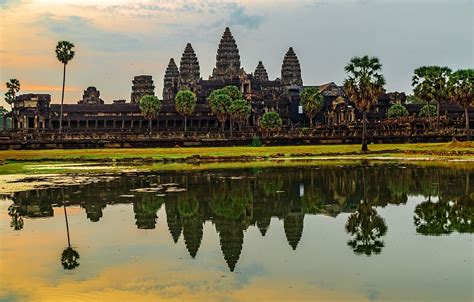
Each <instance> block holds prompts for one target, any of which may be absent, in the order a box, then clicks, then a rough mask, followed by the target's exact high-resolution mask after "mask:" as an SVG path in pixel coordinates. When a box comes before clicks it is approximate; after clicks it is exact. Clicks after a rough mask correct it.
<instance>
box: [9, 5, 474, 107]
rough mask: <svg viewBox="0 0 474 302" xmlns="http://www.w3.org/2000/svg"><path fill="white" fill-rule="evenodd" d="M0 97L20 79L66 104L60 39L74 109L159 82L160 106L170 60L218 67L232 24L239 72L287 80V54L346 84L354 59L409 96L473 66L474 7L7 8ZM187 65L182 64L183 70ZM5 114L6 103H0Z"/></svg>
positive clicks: (308, 73)
mask: <svg viewBox="0 0 474 302" xmlns="http://www.w3.org/2000/svg"><path fill="white" fill-rule="evenodd" d="M0 5H1V8H2V9H1V21H0V67H1V69H0V80H1V81H2V83H1V84H2V85H1V86H0V92H1V94H2V96H3V95H4V93H5V91H6V88H5V85H4V83H5V82H6V81H8V80H9V79H11V78H17V79H18V80H20V83H21V92H20V93H49V94H51V95H52V102H53V103H60V101H61V99H60V97H61V84H62V65H61V63H60V62H59V61H57V59H56V56H55V53H54V49H55V46H56V43H57V42H58V41H59V40H68V41H71V42H73V43H74V44H75V51H76V55H75V57H74V59H73V60H72V61H71V62H70V63H69V64H68V66H67V78H66V86H67V88H66V95H65V102H66V103H76V102H77V101H78V100H79V99H81V98H82V94H83V91H84V90H85V89H86V88H87V87H88V86H96V87H97V88H98V89H99V90H100V92H101V97H102V99H104V100H105V101H106V103H111V102H112V100H114V99H126V100H128V101H129V100H130V93H131V85H132V79H133V77H134V76H136V75H140V74H149V75H152V76H153V79H154V81H155V85H156V90H155V94H156V95H158V96H159V97H161V92H162V88H163V76H164V72H165V69H166V66H167V65H168V62H169V59H170V58H174V59H175V61H176V62H177V63H178V62H179V60H180V57H181V54H182V52H183V50H184V47H185V46H186V43H188V42H189V43H192V45H193V48H194V50H195V52H196V54H197V56H198V59H199V62H200V67H201V76H202V77H203V78H204V79H207V78H208V77H209V75H210V74H211V73H212V68H213V67H214V66H215V57H216V52H217V46H218V43H219V40H220V38H221V36H222V33H223V32H224V29H225V27H226V26H229V27H230V29H231V31H232V33H233V35H234V38H235V39H236V42H237V45H238V47H239V51H240V56H241V62H242V67H243V68H244V69H245V71H246V72H247V73H250V72H253V71H254V70H255V67H256V66H257V63H258V61H260V60H261V61H263V64H264V65H265V67H266V69H267V71H268V74H269V77H270V78H271V79H275V78H277V77H280V70H281V64H282V61H283V56H284V54H285V52H286V51H287V50H288V48H289V47H290V46H292V47H293V48H294V50H295V52H296V54H297V55H298V58H299V61H300V64H301V69H302V77H303V82H304V84H305V85H318V84H323V83H327V82H335V83H337V84H341V83H342V82H343V80H344V77H345V73H344V65H345V64H347V62H348V61H349V60H350V58H351V57H353V56H361V55H365V54H367V55H370V56H377V57H379V58H380V60H381V62H382V64H383V73H384V75H385V77H386V81H387V85H386V89H387V90H388V91H405V92H407V93H411V91H412V88H411V77H412V75H413V70H414V69H415V68H417V67H418V66H422V65H441V66H449V67H451V68H452V69H459V68H472V67H473V66H474V60H473V56H474V54H473V53H474V51H473V49H474V38H473V37H474V26H473V19H474V0H445V1H441V0H201V1H199V0H109V1H107V0H102V1H95V0H0ZM178 64H179V63H178ZM0 105H4V106H5V102H4V100H3V97H2V98H1V100H0Z"/></svg>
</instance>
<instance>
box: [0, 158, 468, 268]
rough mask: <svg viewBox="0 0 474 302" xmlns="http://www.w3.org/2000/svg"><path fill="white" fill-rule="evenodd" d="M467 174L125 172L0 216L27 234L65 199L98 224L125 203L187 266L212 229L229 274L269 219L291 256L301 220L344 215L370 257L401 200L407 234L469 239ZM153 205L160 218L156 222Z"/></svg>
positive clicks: (28, 200) (29, 201) (20, 203)
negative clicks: (161, 224)
mask: <svg viewBox="0 0 474 302" xmlns="http://www.w3.org/2000/svg"><path fill="white" fill-rule="evenodd" d="M473 173H474V172H473V171H471V170H469V169H462V168H456V169H454V168H440V167H436V168H430V167H423V168H421V167H417V166H407V167H399V166H386V165H385V166H374V167H368V166H358V165H354V166H351V167H348V166H345V167H342V166H341V167H336V166H330V167H324V166H322V167H304V168H298V169H295V168H269V169H248V170H223V171H203V172H163V173H153V174H151V173H150V174H127V175H125V176H120V177H114V178H108V179H107V180H106V181H100V180H98V181H96V182H91V183H88V184H83V185H75V186H69V187H63V188H53V189H47V190H33V191H26V192H20V193H16V194H15V195H14V196H13V201H14V203H13V204H12V205H11V206H10V207H9V209H8V214H9V215H10V217H11V227H12V228H13V229H15V230H21V229H22V228H24V227H27V222H26V223H25V221H24V219H25V218H28V219H30V218H38V217H51V216H53V213H54V211H53V207H61V206H63V204H62V201H63V200H67V201H68V203H67V206H72V205H74V206H80V207H82V208H83V209H84V211H85V218H87V219H88V220H90V221H91V222H93V223H98V226H99V225H100V222H101V219H102V217H103V215H104V209H105V208H106V207H107V206H108V205H113V204H130V205H131V206H132V208H133V213H134V220H135V225H136V227H137V228H138V229H142V230H152V229H155V228H156V226H157V222H158V220H159V219H166V223H167V228H168V231H169V234H170V237H171V238H170V239H171V240H173V242H175V243H177V242H178V241H179V240H180V238H182V240H183V241H184V244H185V246H186V249H187V251H188V253H189V255H190V257H192V258H195V257H197V256H198V254H199V248H200V246H201V241H202V239H203V236H204V224H205V223H206V222H211V223H212V224H213V225H214V227H215V230H216V232H217V233H218V236H219V242H220V246H221V251H222V254H223V258H224V260H225V262H226V263H227V266H228V268H229V270H230V271H234V270H235V269H236V267H237V264H238V261H239V259H240V256H241V252H242V249H243V248H244V243H245V233H246V231H247V230H248V229H249V228H251V227H252V228H258V230H259V232H260V234H261V236H262V237H264V236H265V235H266V234H267V233H268V232H269V231H271V229H272V227H279V226H274V225H272V218H277V219H278V220H280V221H282V227H283V229H284V233H285V236H286V240H287V242H288V247H289V248H290V249H292V250H296V249H297V248H298V245H299V244H301V241H302V235H303V229H304V220H305V216H306V215H326V216H329V217H336V216H338V215H340V214H342V213H346V215H348V218H347V222H346V224H345V229H346V232H347V235H348V237H349V238H348V242H347V244H348V246H349V248H350V249H351V250H352V251H353V252H354V253H355V254H357V255H359V254H362V255H367V256H371V255H376V254H379V253H381V252H383V247H384V236H385V235H386V233H387V232H388V229H389V226H388V225H387V224H386V222H385V220H384V218H383V217H382V215H381V214H380V213H379V209H380V208H381V207H385V206H387V205H399V204H405V203H406V202H407V200H408V196H422V197H423V198H424V199H425V200H426V201H425V202H422V203H420V204H418V205H417V206H416V209H415V211H414V225H415V228H416V232H418V233H420V234H423V235H441V234H449V233H452V232H459V233H473V226H472V220H473V219H472V218H473V209H474V190H473V188H472V185H471V183H470V177H471V174H473ZM162 206H164V213H166V218H164V217H158V212H159V211H160V209H161V207H162ZM160 213H163V211H162V212H160ZM65 214H66V213H65ZM24 224H26V225H24ZM308 240H309V239H308ZM68 247H70V244H68ZM66 254H67V255H69V254H71V255H72V256H74V255H73V253H72V252H71V251H70V252H68V253H66ZM67 255H65V256H67ZM77 258H78V256H77ZM77 258H75V257H72V258H71V257H69V258H68V259H73V260H74V259H77ZM73 264H74V263H71V266H73ZM67 265H68V266H69V264H67Z"/></svg>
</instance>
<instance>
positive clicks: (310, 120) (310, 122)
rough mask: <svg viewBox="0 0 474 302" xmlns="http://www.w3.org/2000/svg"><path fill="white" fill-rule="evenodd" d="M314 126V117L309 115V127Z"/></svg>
mask: <svg viewBox="0 0 474 302" xmlns="http://www.w3.org/2000/svg"><path fill="white" fill-rule="evenodd" d="M312 128H313V117H312V116H309V129H312Z"/></svg>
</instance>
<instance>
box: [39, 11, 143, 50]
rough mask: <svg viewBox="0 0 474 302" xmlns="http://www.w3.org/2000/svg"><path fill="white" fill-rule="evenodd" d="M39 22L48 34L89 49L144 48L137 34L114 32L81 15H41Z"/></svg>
mask: <svg viewBox="0 0 474 302" xmlns="http://www.w3.org/2000/svg"><path fill="white" fill-rule="evenodd" d="M39 23H40V24H41V25H42V26H44V27H45V28H46V30H47V34H49V35H53V36H54V37H56V38H57V39H61V40H69V41H72V42H74V43H75V44H76V46H77V45H84V46H86V47H87V48H88V49H92V50H95V51H103V52H126V51H132V50H137V49H141V48H142V42H141V40H140V39H138V38H137V37H136V36H137V35H138V34H136V35H134V36H132V35H130V34H125V33H120V32H114V31H109V30H105V29H102V28H100V27H98V26H96V25H95V24H94V23H93V21H92V20H89V19H86V18H83V17H79V16H68V17H61V18H60V17H57V16H55V15H52V14H44V15H42V16H40V18H39Z"/></svg>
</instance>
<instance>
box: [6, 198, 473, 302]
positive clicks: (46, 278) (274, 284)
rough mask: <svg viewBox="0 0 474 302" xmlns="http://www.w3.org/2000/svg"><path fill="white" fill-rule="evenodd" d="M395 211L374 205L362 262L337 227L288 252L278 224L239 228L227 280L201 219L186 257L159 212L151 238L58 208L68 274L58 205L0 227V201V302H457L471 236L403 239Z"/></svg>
mask: <svg viewBox="0 0 474 302" xmlns="http://www.w3.org/2000/svg"><path fill="white" fill-rule="evenodd" d="M421 201H422V199H421V198H416V197H410V198H409V201H408V203H407V205H403V206H386V207H385V208H381V209H380V208H379V209H378V212H379V214H380V215H381V216H382V217H384V219H385V220H386V223H387V225H388V227H389V231H388V233H387V235H386V236H385V237H384V242H385V248H384V249H383V251H382V253H381V254H380V255H375V256H372V257H366V256H357V255H354V254H353V252H352V250H351V249H350V248H349V247H347V245H346V241H347V239H348V235H347V234H346V233H345V231H344V223H345V221H346V220H347V217H348V214H341V215H338V216H337V217H336V218H331V217H328V216H321V215H318V216H313V215H306V216H305V221H304V231H303V235H302V238H301V240H300V243H299V245H298V247H297V249H296V250H295V251H293V250H292V249H291V247H290V246H289V244H288V242H287V240H286V237H285V233H284V231H283V223H282V221H279V220H278V219H276V218H273V219H272V222H271V226H270V228H269V230H268V232H267V234H266V236H265V237H262V236H261V235H260V232H259V230H258V229H257V228H256V227H254V226H250V227H249V229H248V230H247V231H246V232H245V237H244V244H243V249H242V253H241V256H240V260H239V262H238V264H237V267H236V272H235V273H229V271H228V268H227V266H226V264H225V261H224V258H223V255H222V253H221V251H220V247H219V236H218V234H217V233H216V232H215V227H214V225H212V224H211V223H209V222H206V224H205V226H204V236H203V240H202V243H201V247H200V249H199V252H198V254H197V256H196V259H191V257H190V256H189V255H188V252H187V250H186V247H185V245H184V242H183V237H182V236H181V237H180V239H179V241H178V243H177V244H176V245H175V244H174V243H173V241H172V238H171V236H170V235H169V231H168V227H167V224H166V214H165V211H164V206H162V207H161V209H160V210H159V212H158V221H157V225H156V229H154V230H138V229H137V228H136V226H135V221H134V214H133V211H132V206H131V205H115V206H107V207H106V208H105V209H104V215H103V217H102V219H101V220H100V221H99V222H95V223H93V222H90V221H89V220H87V219H86V214H85V212H84V209H81V208H78V207H73V208H69V209H68V213H69V223H70V230H71V241H72V244H73V246H74V247H75V248H76V249H77V250H78V251H79V253H80V256H81V258H80V260H79V262H80V266H79V267H78V268H77V269H76V270H74V271H64V270H63V269H62V267H61V264H60V261H59V259H60V254H61V252H62V250H63V248H65V246H66V244H67V241H66V233H65V225H64V216H63V212H62V208H55V213H54V217H52V218H46V219H28V218H26V219H25V227H24V229H23V230H21V231H16V232H15V231H13V230H12V229H11V228H10V227H9V217H8V216H7V215H6V212H7V207H8V202H4V203H2V205H1V207H0V213H1V216H0V234H1V237H0V239H1V241H0V272H1V273H0V292H1V293H2V294H1V296H0V299H3V300H8V301H15V299H16V300H19V301H20V300H21V301H23V300H25V297H32V298H33V299H34V300H42V299H43V300H47V301H55V300H67V301H79V300H81V301H88V300H95V301H107V300H114V301H115V300H117V299H120V300H127V299H128V300H130V301H156V299H157V297H159V298H160V300H163V301H182V300H189V301H193V300H194V301H258V300H261V301H267V300H272V301H290V300H291V301H298V300H300V301H303V300H307V301H315V300H316V301H317V300H318V299H319V300H321V301H348V300H351V301H358V300H360V301H367V300H369V301H378V300H380V301H406V300H410V299H411V300H414V301H424V300H426V301H463V300H466V301H467V300H469V295H470V294H472V292H471V289H470V286H471V285H472V281H473V280H472V275H471V272H472V265H473V263H472V252H473V250H472V235H467V234H464V235H460V234H457V233H453V234H451V235H450V236H440V237H429V236H420V235H416V234H415V228H414V226H413V211H414V207H415V205H416V204H417V203H419V202H421Z"/></svg>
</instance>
